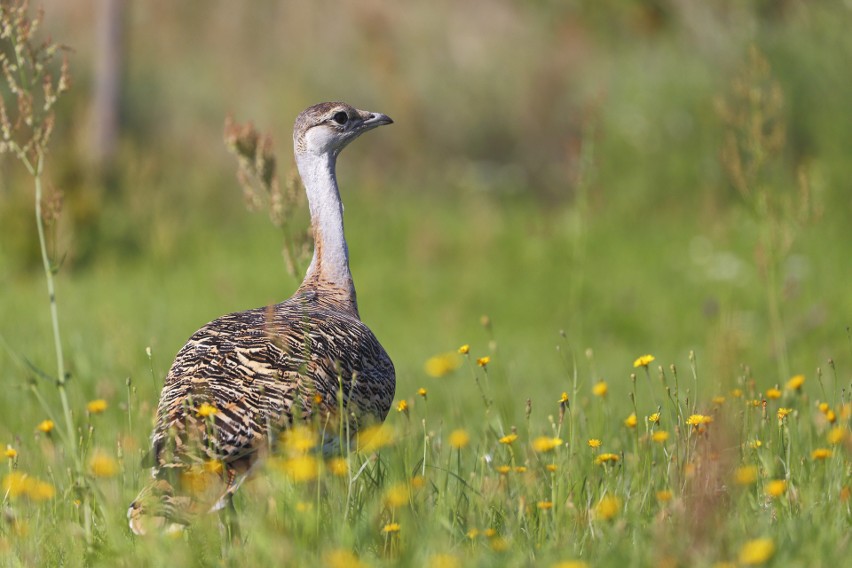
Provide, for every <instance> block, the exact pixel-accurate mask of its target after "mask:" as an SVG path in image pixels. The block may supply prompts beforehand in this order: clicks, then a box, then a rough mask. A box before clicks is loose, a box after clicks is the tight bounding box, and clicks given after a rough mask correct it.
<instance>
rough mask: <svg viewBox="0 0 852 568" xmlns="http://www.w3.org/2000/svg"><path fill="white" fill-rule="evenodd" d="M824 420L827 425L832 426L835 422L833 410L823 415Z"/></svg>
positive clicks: (835, 417) (835, 415) (835, 416)
mask: <svg viewBox="0 0 852 568" xmlns="http://www.w3.org/2000/svg"><path fill="white" fill-rule="evenodd" d="M825 419H826V420H827V421H828V423H829V424H834V423H835V422H836V421H837V414H835V413H834V411H833V410H829V411H828V412H826V413H825Z"/></svg>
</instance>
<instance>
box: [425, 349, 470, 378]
mask: <svg viewBox="0 0 852 568" xmlns="http://www.w3.org/2000/svg"><path fill="white" fill-rule="evenodd" d="M461 363H462V362H461V358H460V357H459V356H458V353H453V352H448V353H443V354H441V355H435V356H434V357H429V358H428V359H427V360H426V363H425V364H424V366H423V369H424V370H425V371H426V374H427V375H429V376H430V377H434V378H436V379H438V378H441V377H444V376H446V375H449V374H450V373H452V372H453V371H455V370H456V369H458V368H459V367H460V366H461Z"/></svg>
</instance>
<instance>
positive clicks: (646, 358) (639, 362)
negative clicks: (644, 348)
mask: <svg viewBox="0 0 852 568" xmlns="http://www.w3.org/2000/svg"><path fill="white" fill-rule="evenodd" d="M654 359H656V357H654V356H653V355H642V356H641V357H639V358H638V359H636V360H635V361H633V366H634V367H647V366H648V365H650V364H651V363H653V362H654Z"/></svg>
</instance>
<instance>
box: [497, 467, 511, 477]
mask: <svg viewBox="0 0 852 568" xmlns="http://www.w3.org/2000/svg"><path fill="white" fill-rule="evenodd" d="M494 470H495V471H496V472H497V473H499V474H500V475H506V474H507V473H509V472H510V471H512V466H508V465H498V466H497V467H495V468H494Z"/></svg>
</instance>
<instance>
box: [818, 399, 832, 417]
mask: <svg viewBox="0 0 852 568" xmlns="http://www.w3.org/2000/svg"><path fill="white" fill-rule="evenodd" d="M817 408H819V411H820V412H822V413H823V414H825V413H826V412H828V409H829V408H831V407H830V406H829V405H828V403H827V402H821V403H819V406H817Z"/></svg>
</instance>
